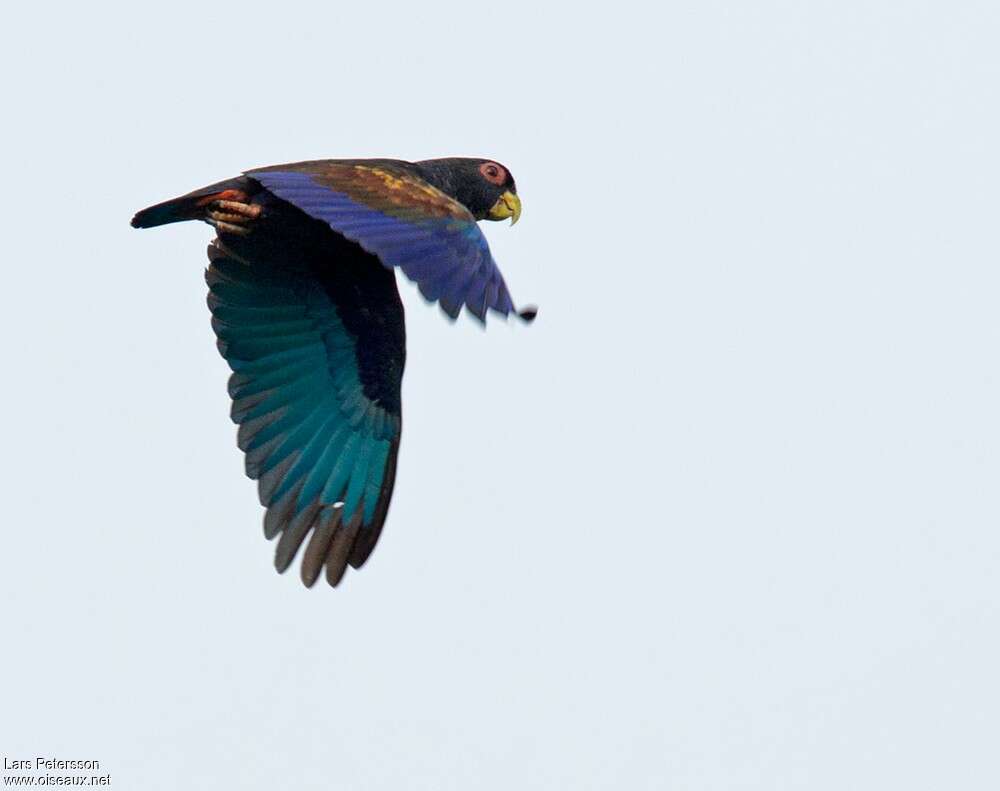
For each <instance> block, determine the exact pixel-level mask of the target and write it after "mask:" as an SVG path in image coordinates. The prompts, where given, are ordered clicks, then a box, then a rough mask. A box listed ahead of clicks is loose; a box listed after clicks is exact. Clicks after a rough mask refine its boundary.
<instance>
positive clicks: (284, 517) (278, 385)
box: [206, 238, 405, 586]
mask: <svg viewBox="0 0 1000 791" xmlns="http://www.w3.org/2000/svg"><path fill="white" fill-rule="evenodd" d="M241 244H244V246H243V247H240V245H241ZM278 247H281V249H284V250H286V251H287V250H289V249H293V250H294V251H295V252H294V253H285V254H284V255H278V254H274V251H273V250H268V248H267V246H266V245H265V244H262V243H261V242H260V240H257V241H255V242H253V243H252V244H245V243H243V242H241V241H240V240H239V239H229V238H227V239H226V244H225V246H224V245H223V244H222V243H220V242H219V241H218V240H216V242H215V243H213V245H212V246H211V247H210V248H209V260H210V266H209V268H208V270H207V273H206V279H207V281H208V286H209V296H208V303H209V307H210V309H211V312H212V326H213V328H214V330H215V332H216V335H217V336H218V346H219V351H220V352H221V353H222V356H223V357H224V358H225V359H226V361H227V362H228V364H229V366H230V368H231V369H232V376H231V377H230V380H229V393H230V396H231V397H232V399H233V405H232V418H233V420H234V421H235V422H236V423H237V424H239V431H238V435H237V437H238V444H239V447H240V448H241V449H242V450H243V451H244V453H245V454H246V471H247V475H248V476H250V477H251V478H254V479H256V480H257V482H258V489H259V494H260V501H261V504H262V505H264V506H265V508H266V509H267V510H266V513H265V516H264V532H265V535H266V536H267V537H268V538H274V537H275V536H279V535H280V538H279V539H278V546H277V550H276V555H275V566H276V567H277V568H278V570H279V571H284V570H285V569H287V568H288V567H289V565H290V564H291V563H292V561H293V560H294V558H295V555H296V554H297V552H298V550H299V548H300V546H301V545H302V544H303V542H304V541H305V538H306V537H307V536H309V535H310V534H311V537H310V539H309V543H308V546H307V547H306V550H305V555H304V557H303V561H302V580H303V582H304V583H305V584H306V585H307V586H311V585H312V584H313V583H314V582H315V581H316V579H317V578H318V576H319V574H320V573H321V571H322V570H323V569H324V567H325V570H326V578H327V580H328V582H329V583H330V584H331V585H336V584H337V583H338V582H339V581H340V579H341V577H342V576H343V573H344V571H345V569H346V566H347V565H348V564H350V565H352V566H354V567H359V566H360V565H361V564H362V563H364V561H365V560H366V559H367V557H368V555H369V553H370V552H371V550H372V549H373V548H374V546H375V542H376V541H377V539H378V536H379V533H380V531H381V529H382V524H383V523H384V521H385V518H386V512H387V510H388V507H389V500H390V497H391V495H392V489H393V484H394V480H395V471H396V455H397V452H398V449H399V437H400V429H401V420H402V416H401V406H400V385H401V379H402V372H403V365H404V362H405V337H404V330H403V310H402V305H401V303H400V301H399V295H398V292H397V291H396V285H395V279H394V277H393V275H392V273H391V272H390V271H387V270H385V269H384V268H383V267H381V266H379V265H378V264H377V262H374V261H372V260H371V258H370V256H368V255H367V254H365V253H363V252H362V251H360V250H358V249H357V248H356V247H355V246H353V245H351V246H349V247H344V249H341V250H339V251H338V250H336V249H335V247H334V248H331V249H330V250H329V251H328V252H323V253H320V252H317V251H318V250H319V249H320V248H319V247H318V246H317V247H310V246H309V245H308V244H299V245H295V246H289V245H284V246H281V245H276V246H275V249H278ZM338 253H339V260H338V261H337V262H336V264H337V265H336V266H332V265H331V262H330V261H329V260H326V259H325V256H326V255H328V254H330V255H335V256H336V255H338ZM292 256H298V257H299V259H298V260H290V259H291V257H292Z"/></svg>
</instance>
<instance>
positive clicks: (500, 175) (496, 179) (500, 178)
mask: <svg viewBox="0 0 1000 791" xmlns="http://www.w3.org/2000/svg"><path fill="white" fill-rule="evenodd" d="M479 172H480V173H482V174H483V178H484V179H486V180H487V181H488V182H490V183H491V184H498V185H499V184H503V183H504V181H505V180H506V178H507V173H506V171H505V170H504V169H503V168H502V167H500V166H499V165H498V164H497V163H496V162H484V163H483V164H482V165H480V166H479Z"/></svg>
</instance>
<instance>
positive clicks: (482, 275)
mask: <svg viewBox="0 0 1000 791" xmlns="http://www.w3.org/2000/svg"><path fill="white" fill-rule="evenodd" d="M247 176H249V177H250V178H252V179H254V180H255V181H258V182H259V183H260V184H261V185H262V186H263V187H264V188H266V189H267V190H268V191H269V192H271V193H273V194H274V195H276V196H278V197H279V198H281V199H282V200H284V201H287V202H288V203H290V204H292V205H293V206H295V207H297V208H298V209H300V210H301V211H303V212H305V213H306V214H308V215H309V216H310V217H313V218H315V219H317V220H322V221H323V222H325V223H327V224H328V225H329V226H330V227H331V228H332V229H333V230H334V231H336V232H337V233H338V234H340V235H342V236H344V237H345V238H347V239H349V240H351V241H352V242H356V243H357V244H359V245H360V246H361V247H362V248H363V249H365V250H366V251H368V252H369V253H372V254H373V255H375V256H377V257H378V259H379V260H380V261H381V262H382V264H383V265H384V266H385V267H387V268H390V269H391V268H393V267H399V268H400V269H402V270H403V272H404V273H405V274H406V276H407V277H409V278H410V279H411V280H414V281H416V283H417V285H418V286H419V288H420V292H421V293H422V294H423V295H424V297H425V298H426V299H428V300H430V301H437V302H439V303H440V304H441V307H442V309H443V310H444V311H445V313H447V314H448V316H450V317H451V318H452V319H455V318H457V316H458V314H459V312H460V311H461V309H462V305H465V306H466V308H467V309H468V310H469V311H470V312H471V313H472V314H473V315H474V316H476V317H477V318H478V319H479V320H480V321H484V322H485V319H486V311H487V310H494V311H496V312H497V313H500V314H502V315H504V316H507V315H509V314H510V313H511V312H512V311H515V308H514V303H513V300H512V299H511V296H510V292H509V291H508V290H507V284H506V283H504V279H503V275H501V274H500V270H499V268H498V267H497V265H496V262H495V261H494V260H493V256H492V255H491V254H490V248H489V244H488V243H487V241H486V237H485V236H483V234H482V231H480V230H479V226H478V225H477V224H476V221H475V219H474V218H473V217H472V215H471V214H470V213H469V211H468V210H467V209H466V208H465V207H464V206H462V205H461V204H459V203H458V202H457V201H455V200H452V199H451V198H449V197H448V196H447V195H445V194H444V193H443V192H441V191H440V190H438V189H436V188H434V187H432V186H431V185H429V184H427V183H426V182H424V181H423V180H422V179H419V178H418V177H416V176H414V175H412V174H409V173H405V172H404V171H402V170H399V169H395V168H391V167H389V166H374V165H360V164H352V163H343V162H311V163H301V164H298V165H284V166H278V168H276V169H268V168H265V169H263V170H253V171H248V172H247ZM518 315H520V316H521V317H522V318H524V319H528V320H530V319H531V318H533V317H534V311H532V310H526V311H524V312H523V313H520V314H518Z"/></svg>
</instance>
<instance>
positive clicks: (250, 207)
mask: <svg viewBox="0 0 1000 791" xmlns="http://www.w3.org/2000/svg"><path fill="white" fill-rule="evenodd" d="M260 215H261V208H260V206H257V205H255V204H253V203H241V202H240V201H233V200H217V201H212V202H211V203H210V204H209V205H208V211H207V212H206V215H205V221H206V222H207V223H208V224H209V225H212V226H214V227H215V229H216V230H218V231H221V232H223V233H231V234H235V235H237V236H247V235H248V234H249V233H250V223H251V221H252V220H256V219H257V218H258V217H260Z"/></svg>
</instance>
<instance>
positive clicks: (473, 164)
mask: <svg viewBox="0 0 1000 791" xmlns="http://www.w3.org/2000/svg"><path fill="white" fill-rule="evenodd" d="M417 165H418V166H419V167H420V170H421V171H422V173H423V176H424V178H425V179H426V180H427V181H429V182H430V183H431V184H433V185H434V186H435V187H437V188H438V189H439V190H441V191H442V192H444V193H445V194H446V195H449V196H451V197H452V198H454V199H455V200H457V201H458V202H459V203H461V204H462V205H463V206H465V208H467V209H468V210H469V212H470V213H471V214H472V216H473V217H475V218H476V219H477V220H506V219H507V218H508V217H510V224H511V225H513V224H514V223H516V222H517V220H518V218H519V217H520V216H521V199H520V198H518V197H517V185H515V184H514V177H513V176H512V175H510V171H509V170H507V168H505V167H504V166H503V165H501V164H500V163H499V162H494V161H493V160H492V159H469V158H464V157H452V158H449V159H427V160H424V161H423V162H418V163H417Z"/></svg>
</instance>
